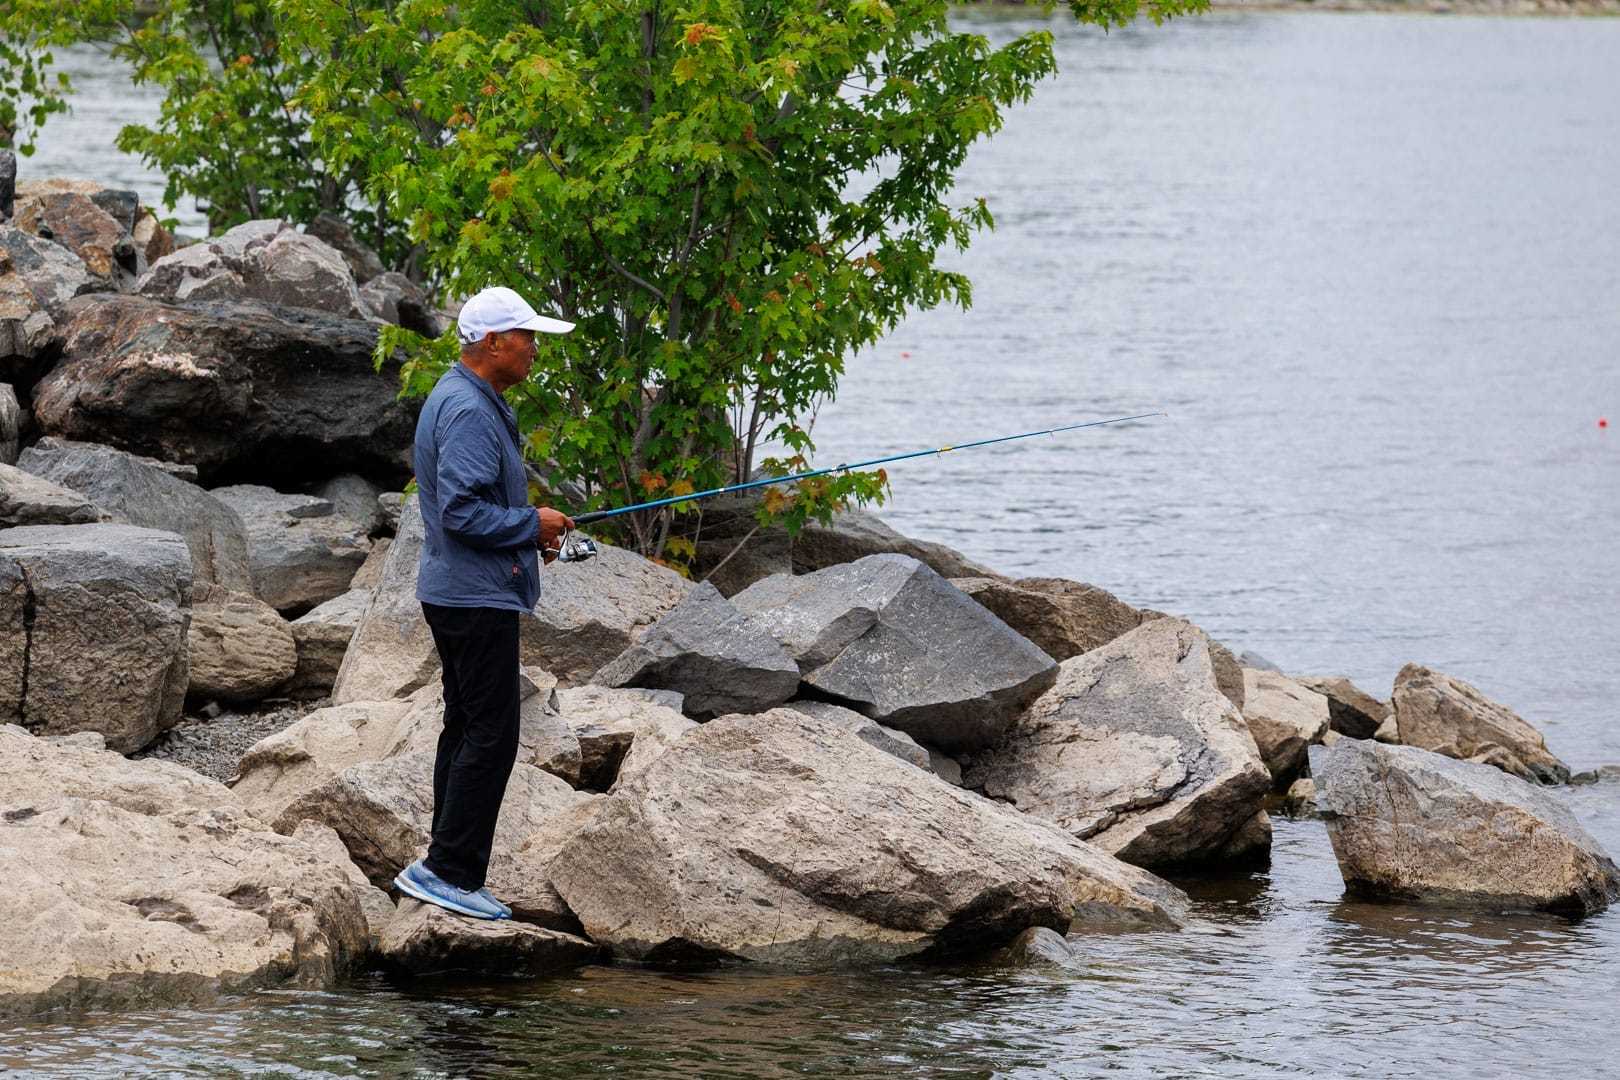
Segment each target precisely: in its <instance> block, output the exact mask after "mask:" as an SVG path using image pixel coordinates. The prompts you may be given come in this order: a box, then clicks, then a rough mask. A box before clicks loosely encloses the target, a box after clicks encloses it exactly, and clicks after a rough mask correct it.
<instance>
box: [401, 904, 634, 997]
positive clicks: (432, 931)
mask: <svg viewBox="0 0 1620 1080" xmlns="http://www.w3.org/2000/svg"><path fill="white" fill-rule="evenodd" d="M378 952H379V954H380V956H381V959H382V962H383V964H384V965H385V966H387V967H389V968H390V969H392V970H394V971H400V972H404V973H406V974H410V975H449V974H468V975H480V976H486V977H488V976H495V977H500V978H512V977H522V976H536V975H550V974H553V973H555V972H558V971H567V970H569V969H571V968H576V967H580V966H582V965H584V964H589V963H593V962H595V961H597V960H604V959H606V958H607V951H606V950H605V949H603V948H602V947H601V946H599V945H595V944H593V943H591V942H589V941H586V940H585V939H584V938H581V937H576V936H575V935H573V934H565V933H562V932H560V931H557V930H547V929H544V928H543V927H539V926H530V925H529V924H528V923H522V922H515V921H513V920H511V919H468V918H463V917H462V916H460V915H455V914H452V913H451V912H448V911H445V910H444V909H442V908H437V907H434V906H432V905H431V904H423V903H420V902H418V901H416V900H412V899H410V898H409V897H406V898H405V899H403V900H401V901H400V903H399V909H398V911H397V912H396V913H395V915H394V918H393V919H392V921H390V922H389V923H388V925H387V926H386V927H385V928H384V929H383V932H382V936H381V939H380V941H379V942H378Z"/></svg>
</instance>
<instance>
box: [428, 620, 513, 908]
mask: <svg viewBox="0 0 1620 1080" xmlns="http://www.w3.org/2000/svg"><path fill="white" fill-rule="evenodd" d="M422 615H423V616H424V617H425V618H426V619H427V624H428V628H429V629H430V630H432V631H433V644H434V645H435V646H436V647H437V648H438V650H439V660H440V661H441V662H442V663H443V665H444V731H443V732H441V733H440V735H439V750H438V756H437V757H436V758H435V759H434V762H433V840H432V843H431V844H430V845H429V846H428V853H427V868H428V869H429V870H431V871H433V872H434V873H435V874H438V875H439V876H440V877H441V878H443V879H444V880H445V881H448V882H449V883H450V884H452V885H454V886H456V888H458V889H468V890H475V889H481V888H483V885H484V875H485V873H487V872H488V870H489V853H490V848H491V846H492V845H493V844H494V841H495V819H496V818H497V817H498V816H499V815H500V812H501V799H502V798H503V797H504V796H505V795H506V781H507V779H508V778H509V777H511V775H512V763H513V762H514V761H516V760H517V751H518V701H519V699H518V613H517V612H516V611H506V610H502V609H500V608H454V607H440V606H439V605H437V604H423V605H422Z"/></svg>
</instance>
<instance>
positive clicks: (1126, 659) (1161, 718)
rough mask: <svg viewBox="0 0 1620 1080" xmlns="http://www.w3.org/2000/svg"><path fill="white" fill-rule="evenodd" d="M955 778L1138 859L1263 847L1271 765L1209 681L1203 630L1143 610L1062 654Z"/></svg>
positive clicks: (1200, 856) (1156, 862)
mask: <svg viewBox="0 0 1620 1080" xmlns="http://www.w3.org/2000/svg"><path fill="white" fill-rule="evenodd" d="M965 764H966V768H964V770H963V777H962V778H963V782H964V783H965V784H967V785H968V786H969V787H971V788H974V789H975V790H979V791H982V792H984V793H985V794H986V795H989V796H990V797H992V798H996V799H1004V800H1006V801H1008V802H1010V803H1012V804H1013V805H1014V806H1016V807H1018V809H1020V810H1022V811H1024V812H1026V813H1029V814H1032V815H1034V816H1036V817H1039V818H1042V819H1044V820H1047V821H1050V822H1052V823H1053V824H1055V825H1057V826H1059V827H1061V828H1062V829H1064V830H1065V831H1067V832H1069V833H1071V834H1072V835H1074V836H1076V837H1079V838H1081V839H1085V840H1089V841H1090V842H1091V843H1093V844H1095V845H1097V846H1098V847H1100V848H1102V849H1103V850H1104V851H1107V852H1110V853H1112V854H1114V855H1116V856H1118V857H1119V858H1121V859H1123V860H1125V861H1126V862H1130V863H1135V864H1137V865H1139V866H1172V865H1176V864H1182V863H1193V862H1207V861H1213V860H1220V859H1227V858H1233V857H1237V856H1242V855H1248V854H1254V853H1257V852H1263V851H1265V850H1266V849H1267V848H1269V846H1270V829H1269V826H1268V823H1267V819H1266V817H1265V811H1264V809H1263V805H1264V802H1265V796H1266V792H1267V791H1268V790H1270V788H1271V774H1270V773H1269V772H1268V771H1267V769H1266V766H1265V763H1264V762H1263V761H1262V760H1261V757H1260V751H1259V750H1258V748H1257V747H1256V746H1255V742H1254V737H1253V736H1252V735H1250V734H1249V729H1248V728H1247V727H1246V726H1245V725H1244V723H1243V717H1242V716H1241V715H1239V713H1238V711H1237V709H1236V708H1234V707H1233V705H1232V703H1231V702H1230V701H1228V700H1227V699H1226V697H1225V696H1224V695H1222V694H1221V692H1220V690H1219V689H1218V688H1217V686H1216V683H1215V673H1214V665H1213V662H1212V661H1211V659H1210V650H1209V639H1208V637H1207V636H1206V635H1205V634H1204V632H1203V631H1202V630H1199V629H1198V628H1197V627H1195V626H1192V625H1191V624H1189V623H1185V622H1182V621H1181V620H1179V619H1154V620H1151V621H1149V622H1146V623H1144V624H1142V625H1141V626H1140V627H1138V628H1137V629H1135V630H1132V631H1131V632H1130V633H1128V634H1125V635H1124V636H1123V637H1119V638H1116V639H1115V640H1113V641H1111V642H1109V643H1108V644H1107V645H1104V646H1103V647H1102V648H1100V649H1095V650H1093V651H1092V652H1089V653H1086V654H1084V655H1082V656H1076V657H1072V658H1070V659H1068V660H1065V661H1064V662H1063V665H1062V672H1061V674H1060V675H1059V676H1058V681H1057V684H1056V685H1055V686H1053V687H1052V689H1050V690H1048V691H1047V692H1046V693H1045V694H1043V695H1042V696H1041V697H1040V698H1039V699H1038V700H1037V701H1036V702H1035V703H1034V704H1033V705H1032V706H1030V708H1029V709H1028V710H1027V711H1026V712H1025V713H1024V714H1023V715H1022V716H1020V717H1019V718H1018V720H1017V722H1016V723H1015V724H1014V725H1013V727H1012V729H1011V730H1010V731H1008V732H1007V734H1006V736H1005V737H1004V738H1003V739H1002V740H1001V742H1000V743H999V744H997V745H996V746H995V747H994V748H993V749H991V750H989V751H986V752H984V753H980V754H975V755H972V756H971V757H969V758H967V759H965Z"/></svg>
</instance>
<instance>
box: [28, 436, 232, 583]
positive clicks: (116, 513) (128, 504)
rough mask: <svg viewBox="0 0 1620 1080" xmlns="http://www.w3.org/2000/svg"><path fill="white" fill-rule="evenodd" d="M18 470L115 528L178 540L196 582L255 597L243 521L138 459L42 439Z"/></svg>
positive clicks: (101, 448)
mask: <svg viewBox="0 0 1620 1080" xmlns="http://www.w3.org/2000/svg"><path fill="white" fill-rule="evenodd" d="M17 464H18V466H19V467H20V468H22V469H23V470H25V471H26V472H30V473H33V474H34V475H35V476H39V477H43V478H44V479H46V480H50V481H52V482H53V483H57V484H61V485H63V486H64V487H68V488H72V489H73V490H74V491H78V492H80V493H82V494H84V495H85V496H87V497H88V498H90V499H91V500H92V501H94V502H95V504H96V505H97V506H100V507H101V508H102V509H103V510H106V511H107V512H109V513H111V514H112V515H113V517H114V518H115V519H117V520H120V521H127V522H129V523H130V524H132V525H140V526H142V527H144V528H148V529H163V530H166V531H172V532H177V533H179V534H180V535H181V536H183V537H184V538H185V541H186V547H188V548H189V549H190V550H191V571H192V575H193V577H194V578H195V580H197V581H199V582H209V583H212V584H215V585H223V586H225V587H226V588H227V589H233V590H235V591H237V592H250V591H252V588H253V585H252V580H251V578H250V577H249V575H248V559H247V534H246V530H245V529H244V528H243V526H242V519H241V517H239V516H238V515H237V513H236V511H235V510H232V509H231V508H230V507H228V506H226V505H225V504H224V503H222V502H220V501H219V500H218V499H216V498H214V497H213V496H212V495H210V494H208V493H207V492H206V491H203V490H202V489H201V488H199V487H197V486H196V485H195V484H188V483H186V482H185V481H184V480H178V479H176V478H175V477H173V476H170V475H169V474H168V473H167V472H165V471H164V470H162V469H161V468H158V467H156V466H155V465H154V464H153V463H152V462H149V461H146V460H144V459H142V458H139V457H137V456H135V455H134V454H129V453H125V452H124V451H122V450H115V449H113V448H112V447H110V446H97V445H94V444H91V443H78V442H69V441H67V440H64V439H54V438H44V439H41V440H40V441H39V442H37V443H35V444H34V445H33V446H31V447H29V448H28V449H27V450H24V451H23V453H22V456H21V457H20V458H18V459H17Z"/></svg>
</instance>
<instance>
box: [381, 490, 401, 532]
mask: <svg viewBox="0 0 1620 1080" xmlns="http://www.w3.org/2000/svg"><path fill="white" fill-rule="evenodd" d="M377 509H378V510H379V511H381V513H382V520H383V532H385V533H387V534H388V535H389V536H392V535H394V534H395V533H397V532H399V517H400V514H401V513H402V512H403V511H404V509H405V494H404V492H400V491H385V492H383V493H382V494H381V495H379V496H377Z"/></svg>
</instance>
